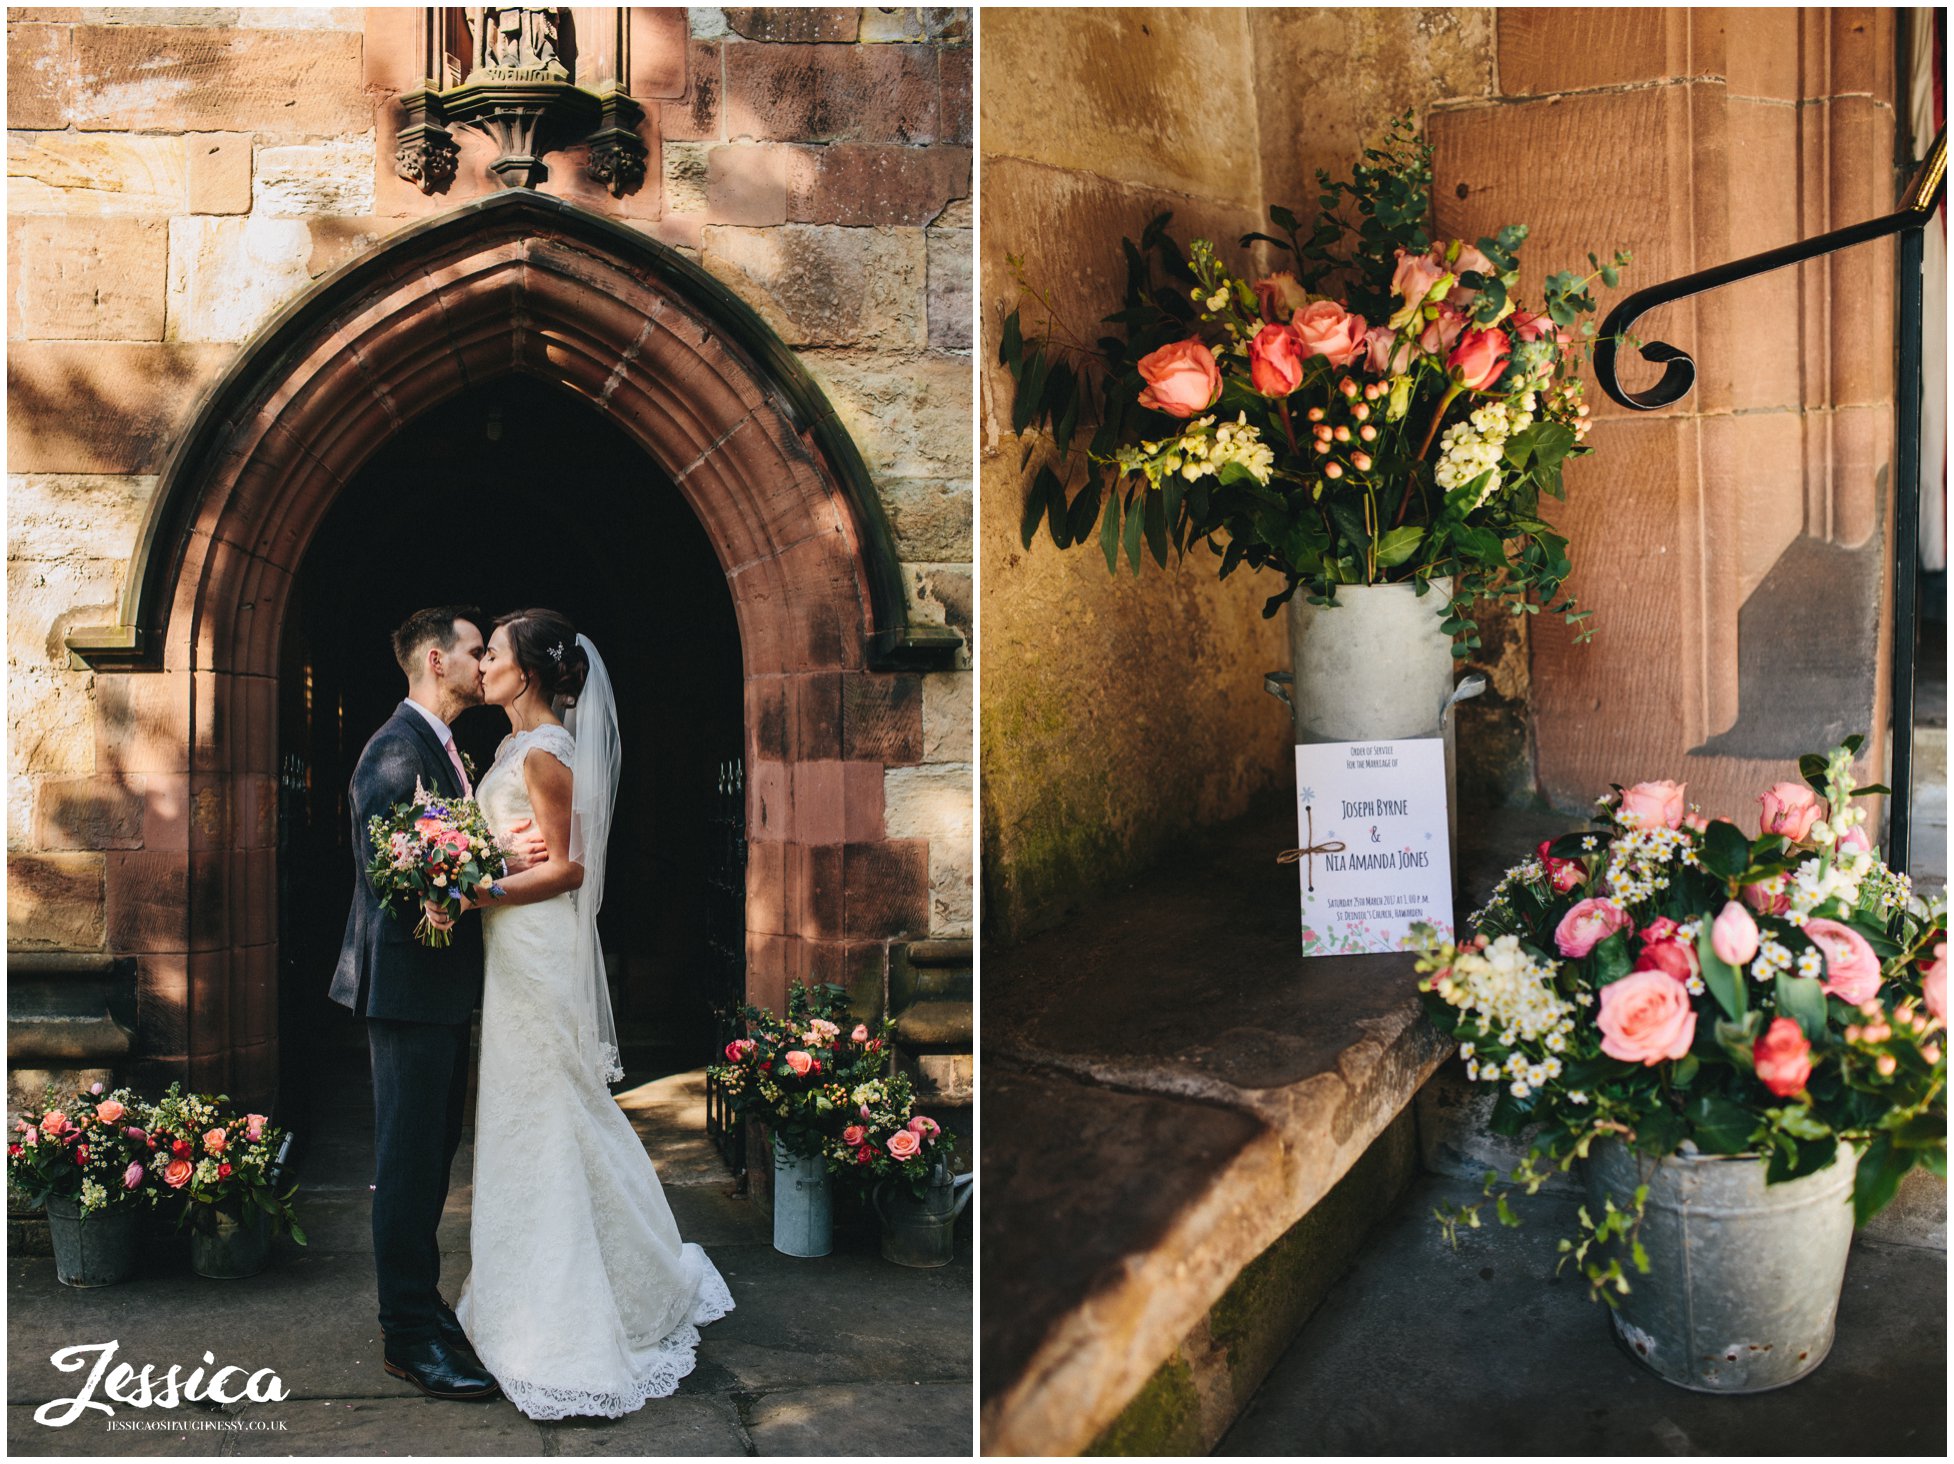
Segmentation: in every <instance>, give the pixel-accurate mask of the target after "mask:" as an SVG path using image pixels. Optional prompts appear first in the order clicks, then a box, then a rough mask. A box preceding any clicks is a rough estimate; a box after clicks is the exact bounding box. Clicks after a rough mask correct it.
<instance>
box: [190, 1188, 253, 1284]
mask: <svg viewBox="0 0 1954 1464" xmlns="http://www.w3.org/2000/svg"><path fill="white" fill-rule="evenodd" d="M197 1208H198V1213H197V1214H196V1215H194V1216H193V1217H192V1218H191V1221H190V1269H191V1270H193V1271H195V1272H196V1273H197V1274H198V1275H199V1276H205V1277H208V1278H209V1279H211V1280H212V1281H240V1280H243V1279H244V1278H245V1277H246V1276H255V1275H257V1274H258V1273H259V1272H260V1271H262V1270H264V1268H265V1263H266V1262H267V1261H269V1260H270V1259H271V1217H270V1216H269V1215H267V1214H266V1213H265V1212H264V1211H263V1210H261V1209H259V1208H258V1207H257V1206H256V1205H253V1204H248V1203H247V1204H243V1205H241V1206H240V1208H239V1210H237V1211H234V1210H231V1209H226V1208H222V1207H219V1206H216V1205H200V1206H198V1207H197Z"/></svg>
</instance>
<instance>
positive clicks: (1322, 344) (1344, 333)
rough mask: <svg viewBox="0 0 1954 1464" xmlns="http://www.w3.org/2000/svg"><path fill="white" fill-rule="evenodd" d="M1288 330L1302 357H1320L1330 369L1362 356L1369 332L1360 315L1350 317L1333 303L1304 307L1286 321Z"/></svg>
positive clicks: (1347, 363) (1317, 302)
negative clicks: (1301, 348) (1298, 346)
mask: <svg viewBox="0 0 1954 1464" xmlns="http://www.w3.org/2000/svg"><path fill="white" fill-rule="evenodd" d="M1289 328H1290V329H1291V330H1293V331H1294V332H1296V339H1297V340H1299V341H1300V342H1302V347H1303V354H1304V355H1305V356H1321V357H1322V358H1323V359H1324V360H1325V361H1328V362H1329V363H1330V364H1331V365H1332V366H1348V365H1349V364H1350V363H1351V362H1352V361H1354V360H1356V359H1357V357H1358V356H1360V355H1362V354H1363V352H1364V350H1365V342H1364V337H1365V334H1366V333H1367V332H1368V330H1369V327H1368V326H1366V325H1365V324H1364V317H1363V316H1361V315H1352V314H1351V313H1350V312H1349V311H1348V310H1345V309H1344V308H1343V306H1341V305H1339V304H1337V302H1336V301H1334V300H1318V301H1316V302H1315V303H1314V304H1311V305H1305V306H1304V307H1303V308H1302V309H1301V310H1298V311H1297V312H1296V314H1295V317H1294V318H1293V319H1291V320H1290V322H1289Z"/></svg>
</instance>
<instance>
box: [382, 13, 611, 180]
mask: <svg viewBox="0 0 1954 1464" xmlns="http://www.w3.org/2000/svg"><path fill="white" fill-rule="evenodd" d="M630 15H631V13H630V11H629V10H628V9H623V8H590V7H579V8H575V9H572V8H570V7H567V6H554V5H549V6H545V5H510V6H494V5H487V6H481V5H476V6H466V7H461V8H452V9H436V8H428V9H425V10H423V11H422V20H423V23H422V26H421V34H422V43H423V51H424V56H423V60H424V63H425V65H424V70H423V74H424V75H425V76H426V77H427V78H428V80H427V82H426V84H425V85H424V86H422V87H420V88H419V89H417V90H415V91H411V92H408V93H406V94H404V95H403V96H402V97H401V98H400V108H401V111H402V113H403V119H404V120H403V122H402V125H401V128H400V135H399V142H398V146H397V147H396V149H395V152H394V171H395V172H396V173H398V174H399V175H400V176H401V177H403V178H405V179H407V180H408V181H409V182H410V183H413V184H415V185H417V186H418V187H419V188H420V189H421V191H422V192H423V193H434V192H438V191H439V190H441V189H443V188H445V187H446V186H447V185H448V183H449V182H450V181H451V180H452V179H453V178H454V175H455V165H456V161H457V159H458V157H459V150H458V149H457V148H456V146H455V141H454V134H453V131H452V130H451V129H453V128H458V127H467V128H472V129H474V130H475V131H477V132H481V133H483V134H485V135H486V136H487V137H488V138H489V139H490V140H491V141H493V142H494V143H495V148H496V156H495V161H494V162H492V163H490V164H489V171H490V172H491V173H492V174H493V175H494V177H495V180H496V182H498V183H499V184H501V186H503V187H504V188H534V187H536V185H537V184H539V183H541V182H542V181H543V179H544V178H546V177H547V176H548V175H549V169H548V167H547V166H546V164H545V163H544V161H543V160H544V158H545V157H546V156H547V155H548V154H550V153H552V152H557V151H560V150H562V149H564V148H567V147H573V146H576V145H578V144H583V145H584V146H585V147H586V149H587V152H586V156H585V161H584V170H585V172H586V173H587V174H588V175H589V176H590V177H591V178H593V179H595V180H596V181H597V182H599V183H601V184H603V185H604V186H605V187H607V188H609V189H610V190H611V192H612V194H613V195H621V194H623V193H626V192H628V191H629V190H631V189H634V188H636V187H637V186H638V185H639V184H640V183H642V182H643V181H644V176H645V159H646V157H647V156H648V149H647V148H646V146H645V143H644V139H643V138H642V137H640V136H639V134H638V128H639V126H640V124H641V123H642V122H643V120H644V115H645V114H644V108H643V107H641V106H639V105H638V103H637V102H636V101H634V100H633V99H632V98H631V96H630V94H629V92H628V90H627V82H626V78H628V77H629V76H630V74H631V55H630V48H631V23H630Z"/></svg>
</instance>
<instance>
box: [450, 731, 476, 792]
mask: <svg viewBox="0 0 1954 1464" xmlns="http://www.w3.org/2000/svg"><path fill="white" fill-rule="evenodd" d="M448 761H449V762H451V763H453V764H454V765H455V776H456V777H457V778H460V779H461V796H462V797H463V798H473V797H474V796H475V790H474V788H473V787H471V786H470V785H469V782H468V769H467V768H465V767H463V766H462V765H461V754H460V753H459V752H457V751H455V740H454V738H452V737H450V738H449V739H448Z"/></svg>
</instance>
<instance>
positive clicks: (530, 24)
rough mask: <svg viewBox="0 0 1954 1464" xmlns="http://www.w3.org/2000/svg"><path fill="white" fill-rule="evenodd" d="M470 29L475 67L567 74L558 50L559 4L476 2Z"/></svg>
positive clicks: (469, 12)
mask: <svg viewBox="0 0 1954 1464" xmlns="http://www.w3.org/2000/svg"><path fill="white" fill-rule="evenodd" d="M466 14H467V18H468V30H469V33H470V35H472V36H473V38H474V42H475V56H474V71H476V72H481V71H523V72H536V71H545V72H550V73H552V74H554V75H556V76H567V74H568V73H567V71H566V69H565V67H564V65H563V61H562V58H561V57H560V56H559V55H558V52H557V41H558V34H559V32H558V27H559V25H560V23H561V20H562V15H563V12H562V9H561V8H560V7H558V6H555V5H472V6H469V7H468V9H467V11H466Z"/></svg>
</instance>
